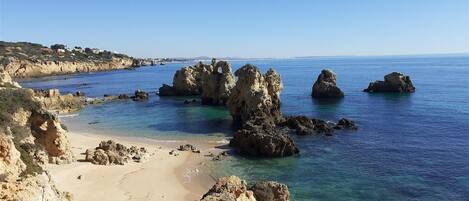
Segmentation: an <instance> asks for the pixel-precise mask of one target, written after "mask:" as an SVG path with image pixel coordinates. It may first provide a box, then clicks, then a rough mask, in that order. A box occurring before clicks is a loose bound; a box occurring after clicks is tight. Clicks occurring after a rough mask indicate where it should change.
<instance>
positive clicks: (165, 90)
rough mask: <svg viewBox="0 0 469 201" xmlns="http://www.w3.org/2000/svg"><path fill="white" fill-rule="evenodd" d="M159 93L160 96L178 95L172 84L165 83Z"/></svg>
mask: <svg viewBox="0 0 469 201" xmlns="http://www.w3.org/2000/svg"><path fill="white" fill-rule="evenodd" d="M158 95H160V96H176V95H177V93H176V90H174V88H173V87H172V86H169V85H167V84H163V86H162V87H160V89H159V90H158Z"/></svg>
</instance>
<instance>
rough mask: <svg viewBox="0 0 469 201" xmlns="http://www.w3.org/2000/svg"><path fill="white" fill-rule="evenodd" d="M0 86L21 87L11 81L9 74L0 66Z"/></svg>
mask: <svg viewBox="0 0 469 201" xmlns="http://www.w3.org/2000/svg"><path fill="white" fill-rule="evenodd" d="M0 87H11V88H21V86H20V85H19V84H18V83H17V82H15V81H13V80H12V79H11V77H10V75H9V74H8V73H7V72H6V71H4V70H2V69H1V68H0Z"/></svg>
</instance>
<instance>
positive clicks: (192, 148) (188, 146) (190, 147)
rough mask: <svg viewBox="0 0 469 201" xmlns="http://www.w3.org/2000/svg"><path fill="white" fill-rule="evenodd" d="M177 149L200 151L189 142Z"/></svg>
mask: <svg viewBox="0 0 469 201" xmlns="http://www.w3.org/2000/svg"><path fill="white" fill-rule="evenodd" d="M178 150H179V151H191V152H193V153H200V150H199V149H197V148H196V147H195V146H194V145H191V144H184V145H180V146H179V148H178Z"/></svg>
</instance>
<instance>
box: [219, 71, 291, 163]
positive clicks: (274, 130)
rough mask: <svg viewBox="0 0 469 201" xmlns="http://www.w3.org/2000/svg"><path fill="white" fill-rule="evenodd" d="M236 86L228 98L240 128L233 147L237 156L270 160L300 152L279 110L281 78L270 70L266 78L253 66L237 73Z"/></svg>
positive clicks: (232, 142)
mask: <svg viewBox="0 0 469 201" xmlns="http://www.w3.org/2000/svg"><path fill="white" fill-rule="evenodd" d="M235 75H236V76H237V77H238V81H237V82H236V86H235V87H234V88H233V90H232V92H231V96H230V98H229V99H228V103H227V106H228V109H229V111H230V113H231V116H232V117H233V120H234V122H235V123H237V124H240V125H241V129H239V130H238V131H236V133H235V134H234V136H233V139H232V140H231V141H230V146H232V147H234V148H235V150H236V151H237V152H238V153H241V154H249V155H260V156H267V157H278V156H290V155H293V154H296V153H298V152H299V150H298V148H297V147H296V145H295V143H294V142H293V140H292V139H291V138H290V137H289V136H288V135H287V132H286V131H285V130H284V129H281V128H279V127H278V126H277V124H278V123H280V122H282V121H283V117H282V113H281V111H280V92H281V90H282V88H283V85H282V81H281V79H280V76H279V75H278V74H277V73H276V72H275V71H274V70H273V69H269V70H268V71H267V73H266V74H265V75H262V74H261V72H260V70H259V69H258V68H257V67H255V66H253V65H250V64H248V65H245V66H243V67H242V68H240V69H238V70H237V71H236V72H235Z"/></svg>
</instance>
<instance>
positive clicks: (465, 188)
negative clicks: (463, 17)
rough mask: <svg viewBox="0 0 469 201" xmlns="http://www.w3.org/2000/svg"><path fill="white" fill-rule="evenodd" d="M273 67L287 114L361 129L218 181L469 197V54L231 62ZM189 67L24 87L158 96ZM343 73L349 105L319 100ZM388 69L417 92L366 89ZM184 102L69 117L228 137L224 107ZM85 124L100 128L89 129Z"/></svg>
mask: <svg viewBox="0 0 469 201" xmlns="http://www.w3.org/2000/svg"><path fill="white" fill-rule="evenodd" d="M245 63H253V64H255V65H257V66H259V67H261V69H263V71H264V72H265V71H266V69H267V68H268V67H275V69H276V70H277V71H278V72H279V73H280V75H281V76H282V79H283V82H284V86H285V87H284V91H283V92H282V97H281V98H282V110H283V112H284V114H286V115H293V114H303V115H308V116H310V117H317V118H321V119H326V120H333V121H336V120H338V119H339V118H341V117H348V118H351V119H353V120H355V121H356V122H357V124H358V126H359V130H358V131H356V132H340V133H337V135H335V136H333V137H322V136H302V137H297V136H294V138H295V140H296V142H297V144H298V146H299V147H300V150H301V154H300V155H298V156H294V157H289V158H280V159H257V158H246V157H241V156H235V157H232V158H230V159H228V160H225V161H223V162H221V163H217V164H216V165H215V166H214V174H215V175H218V176H220V175H225V174H226V175H228V174H236V175H240V176H242V177H243V178H245V179H247V180H248V181H255V180H264V179H269V180H278V181H280V182H284V183H286V184H288V186H289V188H290V191H291V193H292V196H293V200H422V201H426V200H469V199H468V198H469V146H468V145H469V57H456V56H454V57H443V56H435V57H349V58H315V59H285V60H251V61H235V62H232V64H233V66H234V68H238V67H240V66H241V65H243V64H245ZM182 66H183V64H169V65H165V66H158V67H146V68H139V69H137V70H135V71H113V72H103V73H95V74H80V75H70V76H56V77H49V78H42V79H34V80H27V81H23V82H22V84H23V85H24V86H26V87H33V88H59V89H61V90H62V91H76V90H82V91H84V92H85V93H87V95H89V96H102V95H104V94H118V93H130V92H132V91H133V90H135V89H137V88H140V89H144V90H147V91H156V89H157V87H159V86H161V84H162V83H171V80H172V76H173V74H174V72H175V70H177V69H178V68H180V67H182ZM326 67H327V68H331V69H332V70H334V71H335V72H336V73H337V79H338V80H337V82H338V85H339V86H340V87H341V88H342V90H343V91H344V92H345V98H344V99H343V100H341V101H337V102H333V103H331V102H318V101H314V100H312V99H311V97H310V93H311V86H312V84H313V82H314V80H315V79H316V77H317V76H318V74H319V73H320V71H321V69H323V68H326ZM392 71H401V72H404V73H405V74H408V75H410V76H411V78H412V81H413V83H414V85H415V87H416V92H415V93H413V94H408V95H398V94H367V93H363V92H362V90H363V89H364V88H366V87H367V86H368V83H369V82H370V81H373V80H377V79H383V76H384V75H385V74H387V73H389V72H392ZM184 99H186V97H180V98H171V97H164V98H159V97H158V96H156V95H155V94H154V93H153V94H152V96H151V97H150V100H149V101H148V102H133V101H122V102H114V103H107V104H103V105H96V106H91V107H87V108H86V109H84V110H83V111H81V112H80V113H79V115H78V116H76V117H72V118H73V121H76V122H81V123H82V126H81V127H80V128H81V129H86V128H89V129H98V130H103V131H112V132H115V133H119V134H122V135H137V136H150V137H157V138H165V139H173V138H184V137H194V136H220V135H226V136H230V135H231V134H232V132H233V131H232V127H231V119H230V117H229V114H228V112H227V111H226V110H225V109H224V108H223V107H210V106H200V105H185V104H183V100H184ZM89 122H98V123H96V124H91V125H90V124H88V123H89Z"/></svg>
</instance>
